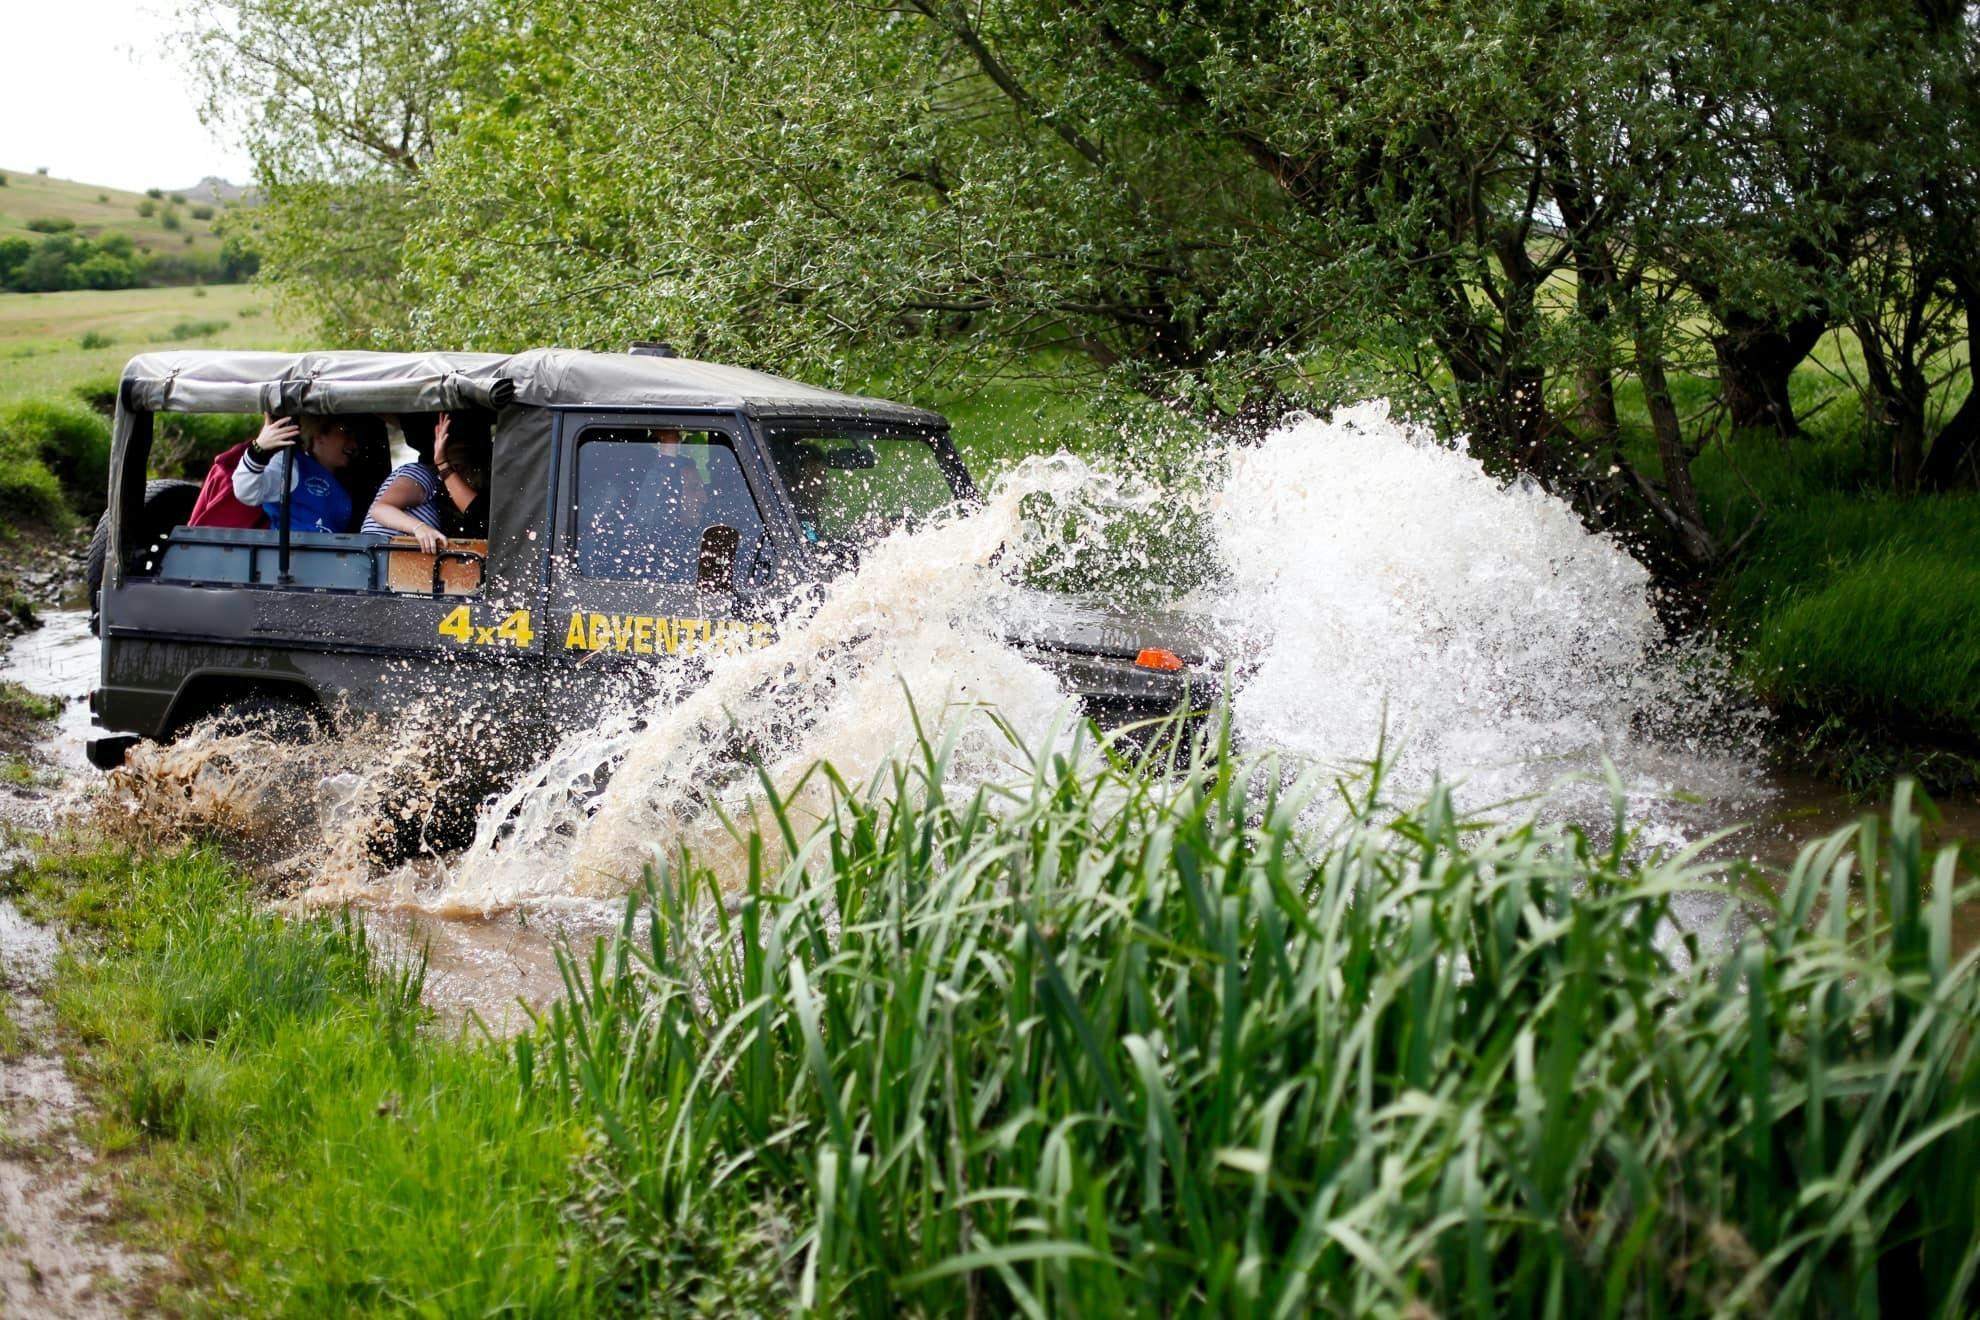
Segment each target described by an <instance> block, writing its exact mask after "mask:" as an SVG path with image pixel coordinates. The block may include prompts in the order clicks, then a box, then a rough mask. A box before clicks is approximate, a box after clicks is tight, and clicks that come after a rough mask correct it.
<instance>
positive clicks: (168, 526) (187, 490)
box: [83, 479, 199, 626]
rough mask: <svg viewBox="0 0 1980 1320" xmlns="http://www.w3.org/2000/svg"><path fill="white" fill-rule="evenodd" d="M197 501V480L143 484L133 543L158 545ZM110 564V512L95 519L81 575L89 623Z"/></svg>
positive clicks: (185, 517)
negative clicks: (87, 603)
mask: <svg viewBox="0 0 1980 1320" xmlns="http://www.w3.org/2000/svg"><path fill="white" fill-rule="evenodd" d="M198 502H199V483H198V482H196V481H174V480H169V479H168V480H159V481H147V482H145V483H144V504H143V506H142V507H141V508H140V509H139V510H138V516H137V520H136V522H135V523H134V528H135V531H136V533H137V535H136V537H135V538H134V539H133V541H132V544H133V545H135V546H139V547H142V548H145V549H149V548H150V547H151V546H154V545H157V544H158V543H159V542H160V541H162V540H164V539H165V536H166V534H167V533H169V532H170V531H171V530H172V529H173V528H174V527H178V526H180V525H182V524H183V523H184V522H185V521H186V519H188V518H190V517H192V511H193V505H195V504H197V503H198ZM109 566H110V511H109V510H108V509H106V510H104V512H103V516H102V517H101V518H98V519H97V520H96V530H95V531H94V532H93V533H91V534H90V538H89V558H88V560H87V561H86V562H85V563H84V566H83V577H84V578H85V579H86V580H87V581H88V582H89V615H90V621H91V625H92V626H94V623H95V619H96V598H97V593H99V592H100V591H102V590H103V578H104V576H105V573H106V571H107V570H108V568H109Z"/></svg>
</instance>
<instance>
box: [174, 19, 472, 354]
mask: <svg viewBox="0 0 1980 1320" xmlns="http://www.w3.org/2000/svg"><path fill="white" fill-rule="evenodd" d="M489 9H490V7H489V6H486V5H484V4H481V3H480V2H479V0H412V2H411V3H395V4H390V5H381V4H373V3H363V2H360V3H355V4H337V5H321V4H314V3H306V2H304V0H185V3H184V6H183V14H184V18H185V21H186V24H187V27H188V29H189V30H188V32H187V34H186V36H185V38H184V44H185V48H186V54H187V56H188V59H189V62H190V64H191V65H192V68H193V71H194V73H195V75H196V76H197V77H198V79H199V81H200V83H201V84H202V86H203V90H204V94H205V98H206V106H205V108H206V112H207V115H208V117H209V119H210V120H211V121H212V122H215V123H224V124H226V125H228V126H229V127H231V128H232V129H234V131H235V132H236V134H237V136H238V139H239V140H240V141H241V143H242V144H243V145H244V146H245V148H246V149H247V151H248V153H249V155H250V156H251V157H252V159H253V160H254V164H255V178H256V182H257V184H258V186H259V188H260V191H261V194H262V204H261V205H259V206H257V207H254V208H252V209H251V210H250V211H248V212H246V213H242V212H240V211H236V212H235V213H234V214H233V215H230V217H229V220H230V222H232V221H233V220H235V219H236V218H238V219H239V225H240V228H239V229H238V230H237V231H236V232H238V233H240V234H242V235H243V236H244V237H246V238H248V240H249V241H250V242H251V244H252V246H253V248H254V250H255V252H256V254H257V259H258V260H260V261H262V262H265V263H266V264H267V267H268V273H269V275H270V276H272V277H273V279H274V280H275V282H276V283H277V286H278V287H279V288H280V289H282V291H283V292H284V294H285V295H286V298H287V301H288V302H289V304H290V306H291V307H293V308H294V309H295V311H296V312H297V313H298V316H299V318H302V319H307V320H308V321H309V322H310V323H311V324H314V325H316V326H318V327H319V333H320V334H322V335H324V336H327V337H328V338H329V339H331V340H332V342H338V343H349V344H363V345H372V346H378V347H397V346H400V345H401V344H403V343H404V341H405V339H406V337H407V329H408V316H409V312H410V307H409V305H408V302H407V297H406V290H405V288H404V286H403V285H402V283H401V280H400V278H399V267H400V263H401V260H402V256H403V251H402V249H403V247H404V244H405V236H406V233H407V231H408V229H409V228H410V225H411V221H412V218H413V216H414V215H415V213H416V212H415V207H416V204H417V199H416V195H415V194H416V192H417V190H418V188H419V187H420V183H421V178H422V175H423V172H424V170H425V168H426V165H427V163H428V162H429V160H430V159H431V156H432V152H433V148H434V144H435V142H436V140H437V138H438V136H439V135H440V134H441V133H442V132H443V131H444V125H445V122H446V121H447V120H448V119H449V118H450V117H451V115H452V114H453V113H454V109H455V107H456V106H457V105H458V103H459V101H460V99H461V96H462V78H463V71H462V67H461V62H460V57H461V51H462V49H463V47H464V46H465V45H467V44H469V43H471V42H472V41H474V40H475V39H476V37H477V34H478V33H480V32H481V31H482V29H483V27H484V24H485V23H486V21H487V18H488V13H489ZM299 51H300V52H307V57H306V58H301V59H299V58H296V53H297V52H299Z"/></svg>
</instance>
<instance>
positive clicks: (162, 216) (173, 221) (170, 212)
mask: <svg viewBox="0 0 1980 1320" xmlns="http://www.w3.org/2000/svg"><path fill="white" fill-rule="evenodd" d="M158 223H159V225H160V227H162V228H164V229H166V230H173V229H177V228H179V227H180V226H181V225H183V224H184V223H185V222H184V221H183V220H181V219H179V208H178V207H176V206H168V207H166V208H165V209H164V210H163V211H160V212H159V213H158Z"/></svg>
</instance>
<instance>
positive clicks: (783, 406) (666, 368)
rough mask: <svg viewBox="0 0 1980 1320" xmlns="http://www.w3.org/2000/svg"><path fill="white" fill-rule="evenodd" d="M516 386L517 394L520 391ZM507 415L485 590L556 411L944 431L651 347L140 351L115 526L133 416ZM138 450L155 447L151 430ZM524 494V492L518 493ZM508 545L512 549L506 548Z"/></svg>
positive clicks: (505, 556)
mask: <svg viewBox="0 0 1980 1320" xmlns="http://www.w3.org/2000/svg"><path fill="white" fill-rule="evenodd" d="M512 391H513V393H512ZM490 407H499V408H500V410H501V415H502V421H501V425H500V427H499V428H498V429H497V432H496V440H495V452H494V459H493V462H492V464H491V465H490V469H489V483H490V489H491V490H492V491H494V492H497V494H496V496H495V498H494V500H493V507H491V508H490V510H489V513H488V521H489V537H490V539H491V541H492V542H493V543H494V545H495V546H496V547H498V549H497V550H496V552H495V553H494V554H493V555H492V556H491V558H490V563H489V582H490V588H489V589H490V591H491V592H494V591H497V590H500V589H506V588H507V587H508V586H510V585H511V579H512V578H513V579H514V580H515V581H520V580H521V577H520V576H519V575H525V574H528V573H533V572H535V571H536V569H535V568H534V567H533V566H532V565H531V564H529V563H527V562H525V560H526V558H527V550H526V546H527V545H530V544H534V543H535V542H536V540H537V538H538V536H540V535H542V534H543V532H544V519H545V517H546V508H547V505H546V502H545V500H544V499H543V497H542V494H541V492H542V491H543V490H544V489H545V487H546V485H547V483H548V481H549V479H550V453H551V435H552V432H553V429H554V428H553V418H554V417H555V413H554V412H553V411H552V410H553V409H557V408H566V407H571V408H581V407H592V408H597V409H599V410H601V411H602V410H606V409H616V408H663V409H683V410H685V409H703V408H707V409H721V410H724V411H737V412H747V413H751V414H754V415H756V416H758V417H763V418H767V419H775V418H777V417H780V416H782V417H794V418H811V417H818V418H825V419H827V420H830V421H832V422H834V423H841V424H854V425H857V424H862V423H863V424H866V425H873V426H882V427H890V428H891V427H913V428H918V429H925V430H931V431H932V430H944V431H945V430H947V428H948V422H947V420H946V419H945V418H943V416H942V415H941V414H940V413H935V412H929V411H928V410H926V409H923V408H911V407H908V406H907V405H905V404H899V403H890V402H888V401H887V400H885V399H869V398H864V397H861V396H860V395H856V394H841V393H839V392H838V391H836V390H822V389H819V388H817V387H816V386H812V385H803V384H800V383H799V382H797V381H794V380H785V379H783V378H782V377H780V376H772V375H769V374H767V373H765V372H761V371H750V370H747V369H746V368H743V367H725V366H721V365H718V364H716V363H713V362H696V361H693V360H691V359H688V358H677V357H660V356H656V355H652V354H647V353H590V352H585V351H582V350H579V349H569V348H533V349H530V350H528V351H527V352H522V353H513V354H506V353H358V352H335V353H230V352H222V351H217V350H215V351H191V350H189V351H179V352H170V353H145V354H142V355H140V356H138V357H134V358H132V359H131V360H130V363H129V365H127V366H126V367H125V368H124V382H123V396H122V401H121V406H120V407H119V408H118V409H117V423H116V427H115V430H114V433H113V435H112V437H111V448H110V470H111V472H112V473H113V474H114V475H113V479H112V482H111V490H110V520H111V522H112V524H113V525H115V526H117V527H123V526H125V524H126V510H127V509H129V508H132V507H136V506H141V505H142V504H143V502H144V480H145V471H144V464H143V463H142V462H136V463H133V462H130V461H128V460H129V457H130V454H131V450H132V447H133V445H134V444H137V443H140V434H139V426H140V422H139V419H140V418H141V417H148V416H149V415H150V414H153V413H160V412H234V413H257V412H267V413H276V414H279V415H283V416H294V415H296V414H299V413H318V414H321V413H365V412H369V413H416V412H451V411H454V410H456V409H461V408H490ZM141 443H142V444H143V445H144V446H145V447H146V448H147V449H148V447H149V445H150V443H151V441H150V431H149V428H148V426H147V427H146V429H145V431H144V432H143V438H142V441H141ZM516 495H521V496H522V498H514V496H516ZM500 547H507V548H506V549H502V548H500Z"/></svg>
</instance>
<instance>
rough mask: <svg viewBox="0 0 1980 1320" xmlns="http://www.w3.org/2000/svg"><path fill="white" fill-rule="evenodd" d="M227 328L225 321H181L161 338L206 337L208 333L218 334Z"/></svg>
mask: <svg viewBox="0 0 1980 1320" xmlns="http://www.w3.org/2000/svg"><path fill="white" fill-rule="evenodd" d="M226 328H227V322H225V321H179V322H177V323H176V324H174V325H173V326H172V328H171V329H170V330H167V331H166V332H165V333H164V335H162V336H161V339H164V340H178V339H204V338H206V337H207V336H208V335H217V334H219V333H220V332H221V331H222V330H225V329H226Z"/></svg>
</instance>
